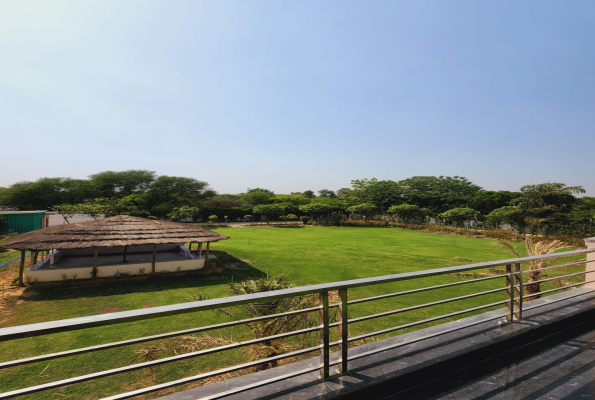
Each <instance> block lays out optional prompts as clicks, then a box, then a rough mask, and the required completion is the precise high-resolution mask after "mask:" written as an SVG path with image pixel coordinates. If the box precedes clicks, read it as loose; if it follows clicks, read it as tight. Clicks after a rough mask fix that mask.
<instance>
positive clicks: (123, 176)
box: [89, 170, 155, 198]
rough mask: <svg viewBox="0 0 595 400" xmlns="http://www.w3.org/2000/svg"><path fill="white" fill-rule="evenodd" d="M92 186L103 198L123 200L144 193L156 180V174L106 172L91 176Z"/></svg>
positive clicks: (138, 171)
mask: <svg viewBox="0 0 595 400" xmlns="http://www.w3.org/2000/svg"><path fill="white" fill-rule="evenodd" d="M89 178H90V183H91V185H92V186H93V187H94V188H96V189H97V190H99V192H100V196H101V197H106V198H122V197H126V196H130V195H131V194H135V193H144V192H145V190H147V189H148V188H149V187H150V186H151V184H152V183H153V182H154V180H155V172H154V171H147V170H128V171H119V172H116V171H104V172H99V173H97V174H93V175H90V176H89Z"/></svg>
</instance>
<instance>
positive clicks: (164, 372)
mask: <svg viewBox="0 0 595 400" xmlns="http://www.w3.org/2000/svg"><path fill="white" fill-rule="evenodd" d="M219 232H220V233H223V234H225V235H228V236H230V237H231V239H230V240H228V241H222V242H218V243H215V244H213V246H212V249H213V250H214V253H215V254H216V255H217V256H218V257H219V262H217V263H213V265H212V266H211V267H209V268H208V269H206V270H203V271H197V272H190V273H180V274H172V275H157V276H155V277H143V278H138V279H110V280H98V281H82V280H79V281H69V282H58V283H55V284H44V285H37V286H33V287H30V288H27V289H25V290H24V291H22V293H20V292H14V293H12V294H11V295H10V296H9V297H8V298H7V299H6V300H5V301H4V302H3V305H4V308H2V309H0V313H1V315H0V327H6V326H14V325H21V324H30V323H36V322H44V321H50V320H57V319H63V318H73V317H81V316H86V315H94V314H101V313H106V312H115V311H123V310H131V309H137V308H143V307H152V306H160V305H167V304H176V303H181V302H185V301H189V297H190V296H191V295H202V296H203V297H207V298H214V297H223V296H227V295H229V291H228V282H230V281H231V280H233V281H241V280H243V279H246V278H250V277H261V276H264V275H265V274H272V275H277V274H285V275H287V277H288V280H289V281H291V282H294V283H295V284H297V285H307V284H317V283H325V282H334V281H342V280H349V279H357V278H364V277H371V276H381V275H388V274H395V273H401V272H410V271H418V270H425V269H434V268H440V267H446V266H452V265H460V264H464V263H465V262H463V261H460V260H459V259H457V258H456V257H463V258H466V259H471V260H474V261H490V260H498V259H504V258H512V255H511V254H510V253H509V252H507V251H506V250H505V249H503V248H502V247H501V246H500V245H499V244H498V243H497V242H496V241H493V240H486V239H477V238H466V237H457V236H449V235H439V234H432V233H423V232H417V231H408V230H402V229H387V228H352V227H292V228H284V227H240V228H233V229H232V228H226V229H220V230H219ZM521 247H522V245H520V244H519V248H521ZM6 254H7V253H1V254H0V257H2V256H3V255H6ZM15 257H16V256H15ZM12 258H14V257H12ZM9 259H11V258H7V260H9ZM0 260H1V259H0ZM0 263H2V262H1V261H0ZM15 264H16V263H13V264H12V265H11V266H9V267H5V268H6V270H5V271H1V270H0V278H2V277H3V276H4V279H5V280H7V279H8V278H7V277H6V276H7V275H9V274H14V270H15ZM460 280H461V278H460V277H456V276H437V277H431V278H426V279H424V280H423V281H422V280H409V281H401V282H395V283H392V284H383V285H377V286H368V287H364V288H357V289H354V290H351V291H350V293H349V297H350V298H351V299H356V298H364V297H369V296H373V295H379V294H384V293H391V292H396V291H402V290H408V289H413V288H418V287H424V286H433V285H439V284H443V283H448V282H456V281H460ZM503 286H504V278H502V279H494V280H490V281H485V282H480V283H477V284H473V285H461V286H457V287H454V288H448V289H442V290H435V291H431V292H424V293H421V294H417V295H407V296H401V297H396V298H391V299H385V300H380V301H374V302H369V303H362V304H359V305H354V306H353V307H350V317H358V316H363V315H368V314H373V313H379V312H384V311H388V310H392V309H397V308H402V307H408V306H411V305H416V304H421V303H427V302H432V301H437V300H441V299H445V298H450V297H455V296H460V295H464V294H469V293H473V292H479V291H484V290H489V289H494V288H498V287H503ZM549 288H553V286H544V287H543V289H544V290H547V289H549ZM503 299H504V292H502V293H496V294H491V295H488V296H482V297H478V298H473V299H467V300H465V301H458V302H453V303H447V304H443V305H439V306H434V307H431V308H426V309H421V310H415V311H412V312H408V313H402V314H397V315H393V316H389V317H383V318H380V319H375V320H370V321H366V322H362V323H357V324H353V325H352V326H350V336H355V335H358V334H360V333H365V332H370V331H374V330H379V329H383V328H387V327H390V326H395V325H399V324H404V323H408V322H412V321H416V320H421V319H425V318H430V317H432V316H435V315H439V314H445V313H448V312H453V311H457V310H462V309H465V308H470V307H474V306H478V305H481V304H489V303H492V302H495V301H498V300H503ZM227 320H228V319H227V318H226V317H224V316H222V315H221V314H217V313H215V312H210V311H209V312H202V313H190V314H184V315H178V316H173V317H166V318H160V319H155V320H148V321H142V322H135V323H126V324H121V325H116V326H110V327H101V328H92V329H87V330H84V331H80V332H66V333H61V334H54V335H47V336H42V337H38V338H32V339H21V340H18V341H14V342H11V343H9V344H0V362H1V361H7V360H12V359H16V358H23V357H29V356H32V355H35V354H43V353H47V352H55V351H61V350H67V349H73V348H77V347H85V346H90V345H94V344H98V343H106V342H110V341H117V340H124V339H129V338H134V337H139V336H144V335H150V334H157V333H161V332H169V331H173V330H179V329H188V328H191V327H195V326H202V325H210V324H214V323H219V322H223V321H227ZM399 333H401V332H399ZM211 335H213V336H215V337H217V336H220V337H223V338H233V339H234V340H237V339H241V338H245V337H248V336H247V333H246V331H245V330H242V329H237V328H236V329H234V331H233V332H231V331H230V330H223V331H217V332H211ZM147 346H154V347H155V348H154V349H153V350H154V351H157V352H158V353H157V356H158V357H166V356H170V355H173V354H174V351H177V350H175V349H176V348H177V347H176V346H179V343H178V342H176V341H175V340H174V339H168V340H164V341H160V342H148V343H147V344H145V345H131V346H127V347H121V348H117V349H112V350H106V351H102V352H98V353H90V354H83V355H79V356H73V357H69V358H67V359H62V360H50V361H46V362H42V363H37V364H31V365H27V366H22V367H18V368H12V369H4V370H0V391H1V392H4V391H9V390H15V389H18V388H20V387H24V386H29V385H36V384H41V383H44V382H51V381H54V380H58V379H64V378H68V377H71V376H77V375H81V374H87V373H92V372H97V371H101V370H104V369H110V368H116V367H120V366H125V365H128V364H130V363H137V362H141V361H145V360H146V358H147V357H149V358H150V357H151V356H152V354H146V351H147V349H149V348H148V347H147ZM178 349H179V348H178ZM149 350H150V349H149ZM143 354H144V355H143ZM247 358H248V355H247V354H246V353H245V352H244V351H239V350H238V351H229V352H224V353H219V354H215V355H212V356H207V357H202V358H199V359H196V360H187V361H180V362H176V363H171V364H165V365H163V366H160V367H154V368H147V369H143V370H139V371H136V372H132V373H128V374H122V375H115V376H112V377H108V378H101V379H98V380H95V381H91V382H86V383H82V384H77V385H73V386H69V387H66V388H58V389H52V390H48V391H45V392H40V393H38V394H35V395H31V396H29V397H27V398H34V399H50V398H51V399H54V398H67V399H92V398H98V397H103V396H107V395H110V394H115V393H119V392H122V391H129V390H134V389H138V388H141V387H145V386H149V385H153V384H158V383H161V382H166V381H168V380H173V379H178V378H181V377H185V376H191V375H195V374H197V373H199V371H208V370H212V369H217V368H220V367H222V366H224V365H233V364H236V363H238V362H240V361H242V360H247ZM194 385H195V386H197V385H199V384H194ZM186 387H188V386H186ZM172 391H173V390H170V391H163V392H160V393H158V395H163V394H164V393H169V392H172ZM156 396H157V394H155V395H151V396H147V397H146V398H151V397H156Z"/></svg>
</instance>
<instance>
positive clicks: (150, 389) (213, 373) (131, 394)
mask: <svg viewBox="0 0 595 400" xmlns="http://www.w3.org/2000/svg"><path fill="white" fill-rule="evenodd" d="M320 347H321V346H320V345H319V346H314V347H308V348H307V349H301V350H296V351H292V352H291V353H285V354H280V355H278V356H273V357H269V358H264V359H262V360H257V361H251V362H247V363H244V364H239V365H234V366H232V367H227V368H223V369H219V370H216V371H211V372H206V373H204V374H200V375H194V376H189V377H187V378H182V379H178V380H175V381H170V382H166V383H161V384H159V385H155V386H151V387H148V388H143V389H138V390H134V391H132V392H128V393H121V394H117V395H114V396H110V397H106V398H104V399H103V400H121V399H129V398H131V397H135V396H140V395H141V394H146V393H152V392H156V391H159V390H163V389H168V388H170V387H174V386H179V385H183V384H186V383H190V382H195V381H199V380H201V379H206V378H211V377H213V376H217V375H221V374H227V373H230V372H234V371H239V370H241V369H244V368H250V367H255V366H257V365H260V364H263V363H266V362H270V361H276V360H282V359H284V358H289V357H295V356H299V355H301V354H306V353H311V352H313V351H316V350H319V349H320ZM334 364H337V362H336V361H334V362H331V364H330V365H334ZM316 369H320V366H316ZM308 370H309V368H308ZM307 372H309V371H307ZM296 375H301V374H297V373H296ZM0 398H1V397H0Z"/></svg>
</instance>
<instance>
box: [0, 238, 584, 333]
mask: <svg viewBox="0 0 595 400" xmlns="http://www.w3.org/2000/svg"><path fill="white" fill-rule="evenodd" d="M592 252H595V249H585V250H574V251H568V252H564V253H553V254H546V255H543V256H531V257H521V258H511V259H507V260H499V261H489V262H482V263H475V264H468V265H460V266H455V267H445V268H437V269H432V270H423V271H414V272H407V273H401V274H394V275H385V276H378V277H372V278H362V279H354V280H350V281H342V282H333V283H324V284H318V285H312V286H303V287H296V288H289V289H281V290H274V291H270V292H261V293H251V294H245V295H240V296H232V297H224V298H218V299H210V300H202V301H194V302H188V303H181V304H174V305H169V306H159V307H150V308H144V309H139V310H130V311H120V312H116V313H109V314H101V315H93V316H87V317H80V318H71V319H65V320H60V321H50V322H41V323H37V324H30V325H21V326H13V327H8V328H2V329H0V341H5V340H11V339H19V338H26V337H33V336H40V335H46V334H49V333H57V332H66V331H72V330H78V329H84V328H91V327H97V326H106V325H113V324H119V323H123V322H132V321H141V320H146V319H151V318H158V317H165V316H169V315H177V314H184V313H190V312H196V311H205V310H212V309H214V308H220V307H230V306H237V305H241V304H246V303H257V302H260V301H265V300H273V299H281V298H286V297H293V296H302V295H307V294H314V293H320V292H323V291H329V290H339V289H347V288H353V287H360V286H369V285H376V284H379V283H389V282H396V281H403V280H409V279H416V278H420V277H427V276H436V275H443V274H448V273H453V272H463V271H470V270H474V269H481V268H491V267H497V266H501V265H507V264H513V263H519V262H520V263H523V262H530V261H536V260H544V259H554V258H560V257H569V256H574V255H580V254H587V253H592Z"/></svg>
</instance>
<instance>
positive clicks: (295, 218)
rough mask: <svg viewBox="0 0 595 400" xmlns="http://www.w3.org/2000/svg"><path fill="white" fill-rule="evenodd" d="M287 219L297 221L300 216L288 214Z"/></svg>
mask: <svg viewBox="0 0 595 400" xmlns="http://www.w3.org/2000/svg"><path fill="white" fill-rule="evenodd" d="M285 218H287V220H288V221H295V220H297V219H298V216H297V215H295V214H287V215H286V216H285Z"/></svg>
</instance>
